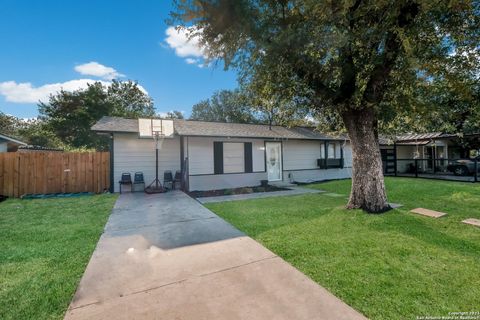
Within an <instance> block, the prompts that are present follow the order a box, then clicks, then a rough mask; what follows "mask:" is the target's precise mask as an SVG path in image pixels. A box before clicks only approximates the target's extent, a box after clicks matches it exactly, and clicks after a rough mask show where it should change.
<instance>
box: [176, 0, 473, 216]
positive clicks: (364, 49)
mask: <svg viewBox="0 0 480 320" xmlns="http://www.w3.org/2000/svg"><path fill="white" fill-rule="evenodd" d="M170 22H171V23H173V24H178V27H179V28H185V30H187V32H189V34H190V36H191V37H197V38H199V39H200V41H199V43H200V44H201V45H203V46H205V49H204V52H205V53H206V54H207V55H208V56H209V57H210V59H223V61H224V63H225V67H226V68H228V67H234V68H237V69H238V70H239V72H240V80H241V82H242V83H252V82H257V83H261V82H266V83H267V84H270V88H273V89H275V91H277V92H276V94H278V95H280V96H282V97H283V98H285V99H291V98H295V100H299V101H303V102H304V103H305V102H307V105H308V106H309V108H311V109H312V112H317V113H318V112H323V111H324V110H326V112H327V114H330V115H335V116H336V119H340V120H341V122H342V123H343V125H344V126H345V128H346V130H347V132H348V134H349V137H350V142H351V146H352V153H353V175H352V193H351V195H350V200H349V204H348V207H349V208H363V209H365V210H367V211H369V212H382V211H385V210H387V209H388V202H387V197H386V192H385V186H384V182H383V173H382V164H381V159H380V152H379V147H378V141H377V135H378V129H379V122H380V121H383V122H384V124H385V126H386V125H387V124H388V123H390V122H391V121H393V120H394V119H396V118H398V117H399V116H403V115H405V114H409V113H411V112H413V111H415V108H417V107H418V106H419V105H422V104H421V103H418V101H417V98H418V97H419V96H418V95H416V93H419V92H420V90H418V88H420V87H421V86H427V85H428V83H430V82H432V81H436V80H437V79H440V80H441V79H448V80H452V81H453V82H454V83H455V82H456V80H454V79H456V78H457V77H456V75H457V74H459V73H468V72H470V73H471V74H472V76H474V77H476V79H478V72H479V69H480V68H479V64H480V63H479V59H478V57H479V43H480V42H479V40H480V23H479V22H480V2H478V1H475V0H451V1H431V0H375V1H373V0H371V1H369V0H295V1H293V0H292V1H289V0H277V1H271V0H259V1H252V0H250V1H249V0H239V1H230V0H215V1H213V0H195V1H194V0H177V1H176V9H175V12H173V13H172V21H170ZM469 70H470V71H469ZM272 83H273V85H272ZM460 86H461V85H460ZM292 92H293V93H294V94H293V97H292ZM299 97H300V98H301V99H298V98H299ZM420 98H422V97H421V96H420ZM425 105H429V106H431V104H425Z"/></svg>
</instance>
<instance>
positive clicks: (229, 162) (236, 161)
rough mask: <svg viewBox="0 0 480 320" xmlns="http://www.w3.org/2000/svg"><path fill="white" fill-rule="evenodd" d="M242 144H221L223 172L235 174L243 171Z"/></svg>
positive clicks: (243, 149)
mask: <svg viewBox="0 0 480 320" xmlns="http://www.w3.org/2000/svg"><path fill="white" fill-rule="evenodd" d="M244 151H245V148H244V144H243V143H230V142H224V143H223V172H224V173H235V172H244V171H245V164H244V162H245V156H244Z"/></svg>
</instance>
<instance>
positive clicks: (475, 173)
mask: <svg viewBox="0 0 480 320" xmlns="http://www.w3.org/2000/svg"><path fill="white" fill-rule="evenodd" d="M473 171H474V174H473V179H474V180H473V181H474V182H478V160H477V159H475V160H474V162H473Z"/></svg>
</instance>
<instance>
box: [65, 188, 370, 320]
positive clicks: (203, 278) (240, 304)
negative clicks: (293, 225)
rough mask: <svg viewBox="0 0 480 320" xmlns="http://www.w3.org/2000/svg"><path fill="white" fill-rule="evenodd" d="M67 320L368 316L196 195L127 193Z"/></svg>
mask: <svg viewBox="0 0 480 320" xmlns="http://www.w3.org/2000/svg"><path fill="white" fill-rule="evenodd" d="M174 204H175V205H174ZM175 206H176V207H175ZM175 208H180V210H175ZM142 209H143V210H142ZM180 211H181V212H180ZM65 319H364V317H363V316H362V315H361V314H359V313H358V312H356V311H355V310H353V309H352V308H350V307H349V306H347V305H346V304H345V303H343V302H342V301H340V300H339V299H337V298H336V297H334V296H333V295H332V294H330V293H329V292H328V291H326V290H325V289H323V288H322V287H320V286H318V285H317V284H316V283H315V282H313V281H311V280H310V279H308V278H307V277H306V276H305V275H303V274H302V273H300V272H299V271H297V270H296V269H295V268H293V267H292V266H290V265H289V264H288V263H286V262H285V261H283V260H282V259H281V258H279V257H277V256H276V255H275V254H273V253H272V252H271V251H269V250H267V249H266V248H264V247H263V246H262V245H260V244H259V243H257V242H256V241H254V240H253V239H251V238H249V237H247V236H245V235H244V234H243V233H242V232H240V231H238V230H237V229H235V228H234V227H233V226H231V225H230V224H228V223H227V222H225V221H224V220H223V219H221V218H219V217H218V216H216V215H215V214H213V213H212V212H211V211H209V210H208V209H206V208H205V207H203V206H202V205H201V204H199V203H198V202H197V201H195V200H194V199H192V198H190V197H188V196H187V195H185V194H184V193H182V192H171V193H167V194H160V195H142V194H128V195H127V194H126V195H121V196H120V198H119V200H118V201H117V203H116V204H115V208H114V210H113V213H112V214H111V215H110V218H109V221H108V223H107V227H106V229H105V233H104V234H103V235H102V237H101V238H100V241H99V243H98V245H97V248H96V249H95V252H94V254H93V256H92V258H91V260H90V262H89V264H88V266H87V269H86V271H85V274H84V275H83V277H82V280H81V281H80V284H79V287H78V289H77V292H76V293H75V296H74V298H73V300H72V302H71V304H70V307H69V309H68V311H67V313H66V315H65Z"/></svg>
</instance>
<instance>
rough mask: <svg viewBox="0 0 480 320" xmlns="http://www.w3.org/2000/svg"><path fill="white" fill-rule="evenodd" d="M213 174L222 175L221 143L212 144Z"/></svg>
mask: <svg viewBox="0 0 480 320" xmlns="http://www.w3.org/2000/svg"><path fill="white" fill-rule="evenodd" d="M213 173H215V174H222V173H223V142H217V141H215V142H213Z"/></svg>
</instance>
